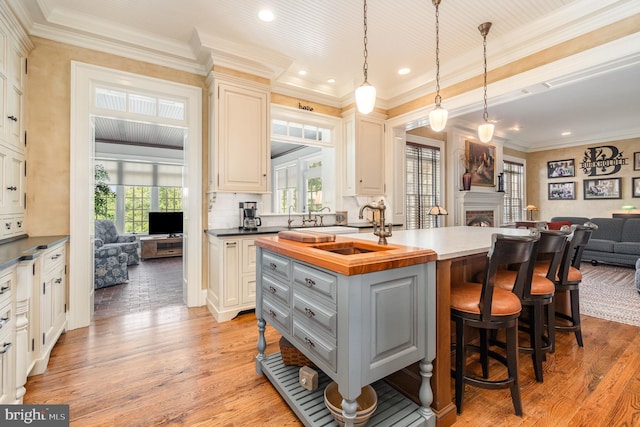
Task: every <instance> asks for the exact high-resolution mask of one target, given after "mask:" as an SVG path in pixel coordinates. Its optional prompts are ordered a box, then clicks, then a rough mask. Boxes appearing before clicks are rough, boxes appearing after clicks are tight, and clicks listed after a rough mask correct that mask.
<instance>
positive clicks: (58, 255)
mask: <svg viewBox="0 0 640 427" xmlns="http://www.w3.org/2000/svg"><path fill="white" fill-rule="evenodd" d="M58 258H60V254H55V255H53V256H52V257H51V259H52V260H56V259H58Z"/></svg>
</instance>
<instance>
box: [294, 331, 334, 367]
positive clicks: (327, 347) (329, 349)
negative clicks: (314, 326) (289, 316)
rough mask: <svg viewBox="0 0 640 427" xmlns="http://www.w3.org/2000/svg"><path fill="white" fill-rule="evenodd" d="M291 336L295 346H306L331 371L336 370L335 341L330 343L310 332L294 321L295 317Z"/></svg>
mask: <svg viewBox="0 0 640 427" xmlns="http://www.w3.org/2000/svg"><path fill="white" fill-rule="evenodd" d="M293 337H294V342H295V345H296V347H300V348H306V349H307V350H309V351H310V352H311V353H312V354H313V355H315V356H316V359H319V360H320V361H322V362H324V364H326V365H327V366H329V368H331V370H332V371H333V372H336V361H337V359H338V349H337V348H336V345H335V343H331V342H329V341H327V340H325V339H322V338H320V337H319V336H318V335H317V334H314V333H312V332H310V330H309V329H308V328H307V327H305V326H304V325H303V324H302V323H301V322H298V321H296V319H295V318H294V319H293ZM311 360H313V358H312V357H311Z"/></svg>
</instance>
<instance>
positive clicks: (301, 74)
mask: <svg viewBox="0 0 640 427" xmlns="http://www.w3.org/2000/svg"><path fill="white" fill-rule="evenodd" d="M298 75H299V76H306V75H307V72H306V71H305V70H300V71H298Z"/></svg>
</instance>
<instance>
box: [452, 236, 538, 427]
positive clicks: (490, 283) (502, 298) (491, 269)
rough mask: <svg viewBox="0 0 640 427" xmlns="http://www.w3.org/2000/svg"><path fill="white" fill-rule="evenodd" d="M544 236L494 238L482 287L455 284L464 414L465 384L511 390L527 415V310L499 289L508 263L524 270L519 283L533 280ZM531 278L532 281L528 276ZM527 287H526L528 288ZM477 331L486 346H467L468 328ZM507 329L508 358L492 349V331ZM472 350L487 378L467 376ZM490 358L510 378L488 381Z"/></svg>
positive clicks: (519, 410)
mask: <svg viewBox="0 0 640 427" xmlns="http://www.w3.org/2000/svg"><path fill="white" fill-rule="evenodd" d="M538 237H539V236H538V235H534V236H524V237H515V236H506V235H502V234H494V235H493V236H492V245H491V250H490V251H489V253H488V254H487V259H486V263H485V270H484V271H485V274H484V280H483V282H482V284H480V283H471V282H463V283H453V284H452V286H451V319H452V320H453V321H454V322H455V329H456V339H455V344H454V346H455V350H456V362H455V371H452V372H451V374H452V376H453V377H454V378H455V390H456V391H455V394H456V407H457V412H458V414H459V413H461V412H462V395H463V390H464V384H465V383H466V384H470V385H473V386H476V387H481V388H487V389H500V388H509V389H510V391H511V400H512V401H513V407H514V409H515V412H516V415H520V416H521V415H522V402H521V400H520V385H519V383H518V316H520V311H521V310H522V306H521V304H520V299H519V298H518V296H517V295H515V294H514V293H513V292H511V291H507V290H505V289H501V288H497V287H495V278H496V272H497V271H498V269H499V268H500V266H501V265H503V264H509V265H513V266H518V268H517V271H516V276H515V282H517V283H520V282H522V283H524V282H525V281H527V280H529V279H530V275H531V273H532V271H533V268H532V267H531V261H532V253H533V249H534V245H535V243H536V242H537V241H538ZM527 275H529V277H527ZM523 286H524V285H523ZM467 327H470V328H476V329H478V331H479V334H480V345H479V346H476V345H472V344H467V343H466V340H465V328H467ZM502 329H504V330H505V334H506V356H505V355H503V354H500V353H497V352H495V351H493V350H491V349H490V348H489V344H488V336H487V332H491V331H498V330H502ZM467 350H471V351H475V352H479V353H480V362H481V365H482V376H483V377H482V378H480V377H478V376H475V375H471V374H470V375H467V374H466V370H467V357H466V353H467ZM489 358H492V359H495V360H497V361H498V362H500V363H502V364H503V365H505V366H506V367H507V376H506V378H502V379H498V380H490V379H489V378H488V375H489V374H488V365H489Z"/></svg>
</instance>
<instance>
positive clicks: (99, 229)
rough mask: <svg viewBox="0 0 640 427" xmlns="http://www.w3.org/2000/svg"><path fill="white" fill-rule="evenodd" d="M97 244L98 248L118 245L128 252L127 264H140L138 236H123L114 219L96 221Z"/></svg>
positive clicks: (124, 251)
mask: <svg viewBox="0 0 640 427" xmlns="http://www.w3.org/2000/svg"><path fill="white" fill-rule="evenodd" d="M95 246H96V248H105V249H106V248H114V247H118V248H120V249H121V250H122V252H123V253H125V254H127V265H132V264H138V263H139V262H140V254H139V253H138V241H137V240H136V236H121V235H119V234H118V230H116V226H115V224H114V223H113V221H109V220H106V219H105V220H96V221H95Z"/></svg>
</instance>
